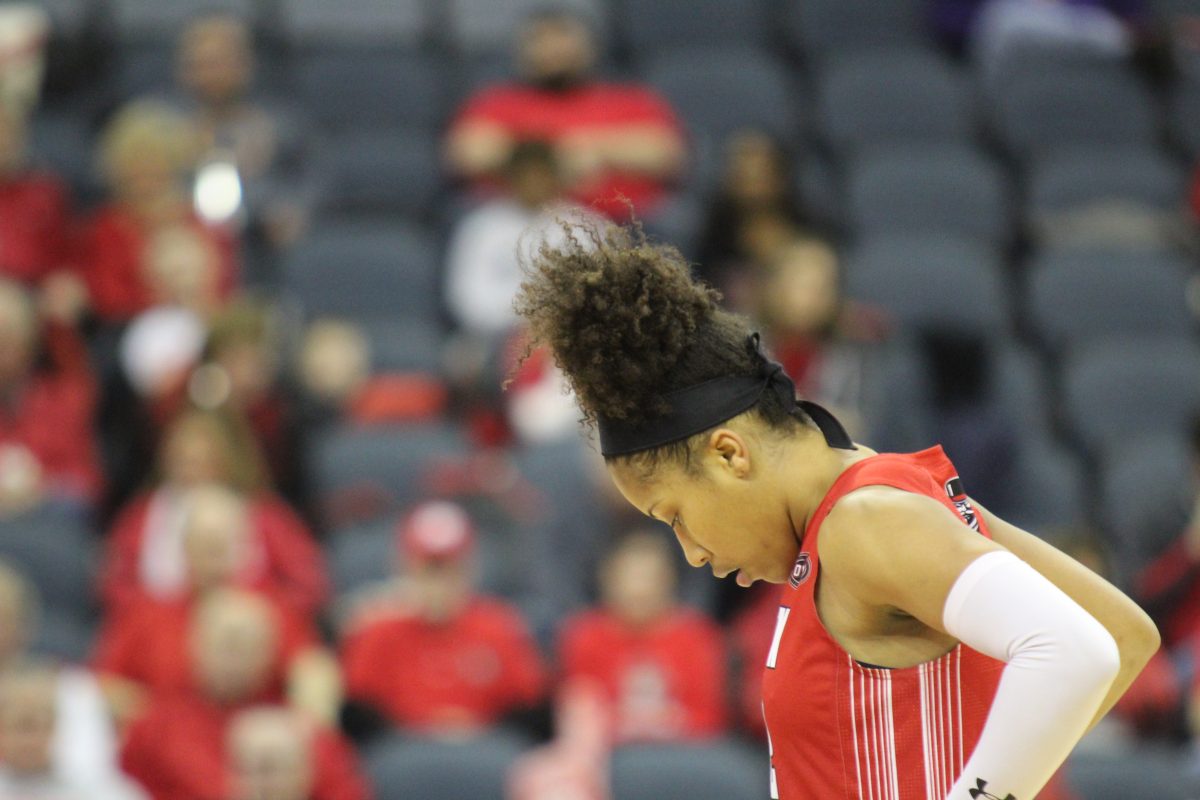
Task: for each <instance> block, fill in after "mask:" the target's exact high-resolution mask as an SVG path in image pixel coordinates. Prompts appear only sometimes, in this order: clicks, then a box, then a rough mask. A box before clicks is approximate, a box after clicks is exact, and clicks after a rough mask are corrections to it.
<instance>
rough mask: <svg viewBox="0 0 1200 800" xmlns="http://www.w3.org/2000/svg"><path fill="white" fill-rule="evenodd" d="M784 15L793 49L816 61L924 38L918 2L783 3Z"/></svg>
mask: <svg viewBox="0 0 1200 800" xmlns="http://www.w3.org/2000/svg"><path fill="white" fill-rule="evenodd" d="M784 14H785V17H784V34H785V35H786V36H787V37H788V39H789V41H790V42H791V44H792V45H793V47H795V48H796V49H798V50H800V51H802V52H803V53H805V54H806V55H807V56H808V57H809V58H812V59H814V60H818V61H819V60H821V59H823V58H825V57H827V56H841V55H845V54H846V53H849V52H852V51H854V50H867V49H871V48H876V47H881V46H890V45H896V44H914V43H920V42H922V41H924V40H925V38H926V34H925V30H924V29H925V4H924V3H923V2H921V0H787V5H786V7H785V12H784Z"/></svg>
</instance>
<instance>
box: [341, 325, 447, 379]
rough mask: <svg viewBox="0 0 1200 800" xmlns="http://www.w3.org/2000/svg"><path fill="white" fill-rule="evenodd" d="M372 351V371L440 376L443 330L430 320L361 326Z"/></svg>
mask: <svg viewBox="0 0 1200 800" xmlns="http://www.w3.org/2000/svg"><path fill="white" fill-rule="evenodd" d="M360 324H361V327H362V329H363V333H364V334H365V335H366V337H367V342H368V343H369V344H370V348H371V371H372V372H374V373H384V372H423V373H427V374H429V375H440V374H441V372H442V347H443V345H444V344H445V342H444V340H443V336H442V330H441V329H440V328H439V327H436V326H434V325H431V324H429V321H428V320H424V319H418V320H388V319H383V320H368V321H366V322H363V323H360Z"/></svg>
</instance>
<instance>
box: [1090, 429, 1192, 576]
mask: <svg viewBox="0 0 1200 800" xmlns="http://www.w3.org/2000/svg"><path fill="white" fill-rule="evenodd" d="M1099 489H1100V493H1099V498H1100V506H1099V509H1098V511H1099V515H1098V520H1099V522H1100V524H1101V526H1102V527H1103V528H1104V530H1105V531H1106V532H1108V534H1109V536H1110V538H1111V541H1112V542H1113V545H1114V549H1115V550H1116V554H1117V555H1118V557H1119V563H1120V564H1121V565H1122V567H1123V569H1122V570H1121V572H1122V575H1121V576H1119V577H1126V578H1127V577H1129V576H1132V575H1134V574H1136V573H1137V571H1138V570H1139V569H1140V568H1141V567H1142V566H1144V565H1145V564H1147V563H1148V562H1149V561H1150V560H1151V559H1153V558H1154V557H1155V556H1157V555H1158V554H1160V553H1161V552H1163V550H1165V549H1166V548H1167V546H1168V545H1170V544H1171V543H1172V542H1173V541H1174V540H1175V539H1177V538H1178V537H1179V536H1180V534H1181V533H1182V532H1183V531H1184V529H1185V528H1186V526H1187V524H1188V520H1189V518H1190V517H1191V515H1192V510H1193V507H1194V506H1195V489H1194V487H1193V479H1192V455H1191V454H1190V453H1189V451H1188V445H1187V440H1186V439H1185V438H1184V437H1182V436H1180V435H1179V434H1178V432H1176V431H1169V432H1164V433H1151V434H1147V435H1145V436H1137V437H1133V438H1131V439H1129V440H1128V441H1126V442H1124V443H1122V444H1120V445H1117V446H1115V447H1113V448H1111V449H1110V450H1109V451H1108V452H1107V453H1106V454H1105V456H1104V459H1103V461H1102V462H1101V464H1100V486H1099Z"/></svg>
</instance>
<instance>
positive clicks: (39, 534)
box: [0, 508, 97, 620]
mask: <svg viewBox="0 0 1200 800" xmlns="http://www.w3.org/2000/svg"><path fill="white" fill-rule="evenodd" d="M96 558H97V552H96V544H95V541H94V539H93V538H92V536H91V534H90V533H89V531H88V530H87V529H86V528H85V526H84V524H83V522H82V521H81V520H80V519H79V518H78V517H77V516H76V515H73V514H69V513H66V512H61V511H56V510H55V509H51V508H41V509H36V510H34V511H30V512H27V513H25V514H21V515H19V516H15V517H6V518H4V519H2V520H0V559H4V560H6V561H8V562H9V563H11V564H12V565H13V566H14V567H16V568H17V569H20V570H21V572H22V573H24V575H25V576H26V577H27V578H28V579H29V580H30V581H32V582H33V584H34V585H35V586H36V587H37V588H38V591H39V593H40V594H41V596H42V603H43V605H44V606H45V607H46V608H47V609H50V610H52V611H58V612H61V613H62V614H63V615H65V616H68V617H72V618H74V619H77V620H83V619H88V618H89V617H91V616H92V614H93V612H94V610H95V606H96V602H95V601H96V598H95V596H94V594H93V591H92V585H93V578H94V571H95V563H96Z"/></svg>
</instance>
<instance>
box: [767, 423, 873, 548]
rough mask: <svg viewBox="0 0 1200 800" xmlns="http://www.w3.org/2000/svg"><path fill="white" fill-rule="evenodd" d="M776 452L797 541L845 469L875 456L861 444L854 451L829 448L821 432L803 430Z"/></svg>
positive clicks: (779, 472)
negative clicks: (802, 432)
mask: <svg viewBox="0 0 1200 800" xmlns="http://www.w3.org/2000/svg"><path fill="white" fill-rule="evenodd" d="M779 455H780V458H779V466H780V469H779V470H778V475H779V477H780V479H781V480H782V481H783V486H784V491H785V492H786V493H787V505H788V515H789V517H790V518H791V521H792V529H793V531H794V532H795V534H796V540H797V542H799V541H800V540H801V539H803V537H804V531H805V529H806V528H807V527H808V522H809V520H811V519H812V517H813V515H814V514H815V513H816V511H817V508H818V507H819V506H820V505H821V502H822V501H823V500H824V499H825V496H826V495H827V494H829V490H830V489H832V488H833V484H834V483H835V482H837V479H838V478H839V477H841V474H842V473H843V472H844V471H845V470H846V468H847V467H849V466H850V465H851V464H853V463H855V462H857V461H861V460H862V459H864V458H868V457H870V456H873V455H875V451H874V450H871V449H870V448H867V447H863V446H862V445H859V446H858V449H857V450H840V449H837V448H833V447H830V446H829V445H828V444H826V442H825V439H824V437H823V436H821V434H819V433H817V432H816V431H807V432H805V433H804V434H802V435H800V436H798V437H796V438H795V439H793V440H791V441H790V442H789V443H788V444H787V445H786V449H784V450H782V451H781V452H780V454H779Z"/></svg>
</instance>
